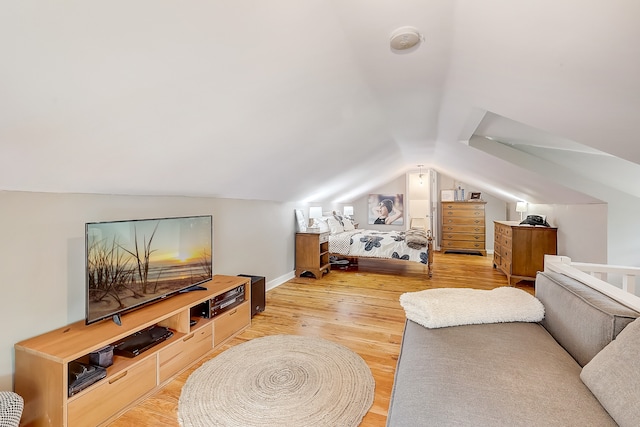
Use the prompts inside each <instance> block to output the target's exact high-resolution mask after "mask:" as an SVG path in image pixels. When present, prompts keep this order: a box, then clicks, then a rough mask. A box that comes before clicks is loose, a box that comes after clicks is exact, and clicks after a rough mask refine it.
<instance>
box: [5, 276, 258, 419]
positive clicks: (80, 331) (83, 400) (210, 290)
mask: <svg viewBox="0 0 640 427" xmlns="http://www.w3.org/2000/svg"><path fill="white" fill-rule="evenodd" d="M242 284H244V285H245V287H244V291H245V300H244V302H243V303H242V304H240V305H238V306H237V307H234V308H233V309H230V310H229V311H226V312H224V313H222V314H219V315H217V316H215V317H214V318H205V317H202V318H200V319H198V321H197V322H196V323H195V325H193V326H191V318H192V316H191V308H193V307H196V306H199V305H200V304H202V303H203V302H205V301H208V300H211V299H212V298H214V297H215V296H216V295H220V294H222V293H224V292H227V291H229V290H231V289H234V288H236V287H238V286H241V285H242ZM204 286H205V287H206V288H207V290H200V291H194V292H187V293H183V294H179V295H175V296H172V297H169V298H167V299H165V300H163V301H159V302H156V303H154V304H151V305H148V306H146V307H143V308H141V309H138V310H135V311H132V312H130V313H126V314H124V315H123V316H122V326H118V325H116V324H115V323H114V322H112V321H111V320H105V321H102V322H99V323H94V324H91V325H85V322H84V321H79V322H76V323H72V324H70V325H67V326H65V327H63V328H59V329H56V330H54V331H51V332H47V333H45V334H42V335H39V336H37V337H33V338H30V339H27V340H25V341H22V342H19V343H17V344H16V345H15V365H16V368H15V369H16V372H15V390H16V392H17V393H18V394H20V395H21V396H22V397H23V398H24V401H25V406H24V412H23V416H22V425H28V426H69V427H76V426H97V425H102V424H105V423H106V422H108V421H111V420H113V418H114V417H116V416H117V415H119V414H121V413H122V412H123V411H124V410H125V409H127V408H129V407H130V406H132V405H134V404H135V403H137V402H138V401H140V400H141V399H142V398H144V397H146V396H148V395H149V394H151V393H152V392H154V391H157V390H158V389H159V388H160V387H162V386H163V385H165V384H166V383H167V382H168V381H170V380H171V379H172V378H174V377H175V376H176V375H177V374H179V373H180V372H182V371H184V370H185V369H186V368H188V367H189V366H191V365H192V364H194V363H195V362H196V361H198V360H200V359H201V358H202V357H204V356H205V355H206V354H207V353H209V352H210V351H211V350H212V349H213V348H215V347H217V346H219V345H220V344H222V343H223V342H224V341H226V340H227V339H229V338H231V337H232V336H234V335H236V334H237V333H238V332H240V331H241V330H243V329H244V328H246V327H248V326H249V325H250V324H251V294H250V292H251V282H250V278H248V277H241V276H221V275H216V276H214V278H213V280H212V281H209V282H207V283H206V284H204ZM156 324H157V325H161V326H166V327H168V328H170V329H171V330H172V331H173V333H174V334H173V336H172V337H171V338H169V339H168V340H166V341H163V342H162V343H160V344H158V345H157V346H155V347H152V348H151V349H149V350H147V351H145V352H143V353H141V354H140V355H138V356H136V357H134V358H128V357H122V356H117V355H114V356H113V365H111V366H110V367H108V368H107V376H106V378H104V379H102V380H100V381H98V382H96V383H95V384H92V385H91V386H89V387H88V388H86V389H85V390H82V391H81V392H79V393H77V394H75V395H73V396H71V397H68V384H67V376H68V365H69V362H73V361H82V362H88V358H89V353H91V352H93V351H96V350H98V349H100V348H102V347H104V346H106V345H108V344H111V343H113V342H116V341H118V340H120V339H122V338H124V337H127V336H129V335H131V334H133V333H135V332H137V331H140V330H142V329H144V328H147V327H149V326H152V325H156Z"/></svg>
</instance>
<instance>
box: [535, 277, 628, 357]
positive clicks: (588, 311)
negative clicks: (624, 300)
mask: <svg viewBox="0 0 640 427" xmlns="http://www.w3.org/2000/svg"><path fill="white" fill-rule="evenodd" d="M536 297H537V298H538V299H539V300H540V301H541V302H542V304H543V305H544V309H545V316H544V319H543V320H542V322H541V324H542V325H543V326H544V327H545V328H546V329H547V331H549V333H550V334H551V335H552V336H553V337H554V338H555V339H556V341H558V343H559V344H560V345H561V346H562V347H564V348H565V349H566V350H567V351H568V352H569V354H571V356H573V358H574V359H575V360H576V361H577V362H578V363H579V364H580V366H584V365H586V364H587V363H589V361H590V360H591V359H592V358H593V356H595V355H596V354H598V353H599V352H600V350H602V349H603V348H604V347H605V346H606V345H607V344H609V343H610V342H611V341H613V339H614V338H615V337H616V336H617V335H618V334H619V333H620V331H622V329H624V327H625V326H627V325H628V324H629V323H631V322H632V321H633V320H634V319H636V318H637V317H640V313H637V312H636V311H634V310H631V309H629V308H627V307H625V306H624V305H622V304H620V303H619V302H617V301H615V300H613V299H612V298H610V297H608V296H606V295H604V294H602V293H600V292H598V291H597V290H595V289H593V288H590V287H588V286H586V285H585V284H583V283H582V282H580V281H577V280H575V279H572V278H570V277H568V276H565V275H563V274H559V273H552V272H539V273H538V275H537V277H536Z"/></svg>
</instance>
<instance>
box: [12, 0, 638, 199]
mask: <svg viewBox="0 0 640 427" xmlns="http://www.w3.org/2000/svg"><path fill="white" fill-rule="evenodd" d="M0 8H1V13H0V48H1V49H0V51H1V52H2V57H1V59H0V61H1V64H2V66H1V67H0V190H17V191H42V192H83V193H109V194H148V195H204V196H215V197H228V198H242V199H261V200H275V201H298V200H309V201H313V200H349V199H353V198H356V197H358V196H360V195H362V194H366V193H367V192H368V191H369V190H370V189H372V188H375V186H377V185H379V184H382V183H385V182H388V181H389V180H391V179H394V178H396V177H398V176H399V175H401V174H403V173H405V172H406V171H408V170H411V169H415V168H416V165H417V164H423V165H425V167H430V168H433V169H435V170H437V171H439V172H442V173H445V174H447V175H449V176H452V177H455V178H456V179H459V180H461V181H463V182H467V183H473V185H474V186H475V187H477V188H480V189H483V190H484V191H487V192H489V193H491V194H494V195H496V196H498V197H501V198H503V199H504V200H506V201H513V200H516V199H525V200H528V201H530V202H534V203H593V202H597V201H599V200H601V199H602V194H603V193H606V188H616V189H617V190H619V191H623V192H626V193H629V194H631V195H634V196H635V197H637V196H638V195H639V194H638V192H639V191H640V190H638V189H637V185H635V184H636V183H637V182H638V178H639V177H640V173H639V172H638V164H640V144H638V142H637V128H638V124H639V123H640V78H639V77H638V76H640V47H639V45H638V40H640V25H638V17H639V16H640V2H637V1H636V0H609V1H606V2H605V1H599V0H598V1H596V0H563V1H557V0H518V1H513V0H457V1H456V0H381V1H375V2H372V1H366V0H314V1H312V0H273V1H258V0H234V1H227V0H224V1H223V0H209V1H204V0H199V1H185V2H173V1H158V0H153V1H152V0H128V1H113V0H110V1H103V0H99V1H90V2H87V1H80V0H76V1H64V2H62V1H54V0H45V1H43V0H21V1H19V2H18V1H16V2H3V4H2V5H1V6H0ZM402 26H412V27H415V28H417V29H418V30H419V31H420V33H421V34H422V36H423V41H422V43H421V44H420V45H419V46H418V47H417V48H413V49H410V50H408V51H402V52H397V51H393V50H392V49H391V48H390V46H389V37H390V34H391V33H392V32H393V31H394V30H395V29H396V28H398V27H402ZM593 183H595V184H596V185H595V188H597V189H598V191H593V192H592V191H590V188H594V185H592V184H593Z"/></svg>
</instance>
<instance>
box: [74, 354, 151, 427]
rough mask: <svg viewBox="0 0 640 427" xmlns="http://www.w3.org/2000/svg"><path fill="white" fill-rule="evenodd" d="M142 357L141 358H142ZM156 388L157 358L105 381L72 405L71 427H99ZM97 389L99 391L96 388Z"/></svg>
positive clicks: (143, 362)
mask: <svg viewBox="0 0 640 427" xmlns="http://www.w3.org/2000/svg"><path fill="white" fill-rule="evenodd" d="M139 357H141V356H139ZM155 386H156V356H155V355H154V356H151V357H148V358H147V359H145V360H143V361H142V362H141V363H139V364H137V365H135V366H133V367H131V368H129V369H127V370H126V371H122V372H119V373H116V374H115V375H113V376H109V377H107V378H105V379H104V380H102V381H101V382H100V383H98V384H97V385H95V386H92V387H91V390H90V391H89V392H88V393H87V394H83V395H80V396H78V398H77V399H75V400H72V401H70V402H69V405H68V415H67V425H69V426H73V427H77V426H88V427H93V426H96V425H98V424H100V423H102V422H104V421H105V420H107V419H108V418H109V417H110V416H112V415H113V414H115V413H117V412H119V411H120V410H122V409H123V408H125V407H126V406H128V405H129V404H131V402H133V401H135V400H136V399H138V398H140V397H141V396H144V395H145V394H146V393H147V392H150V391H151V390H152V389H153V388H154V387H155ZM94 387H95V388H94Z"/></svg>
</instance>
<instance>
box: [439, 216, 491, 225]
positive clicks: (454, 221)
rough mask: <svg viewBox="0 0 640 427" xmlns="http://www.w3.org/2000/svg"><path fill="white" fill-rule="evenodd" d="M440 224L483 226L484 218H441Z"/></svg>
mask: <svg viewBox="0 0 640 427" xmlns="http://www.w3.org/2000/svg"><path fill="white" fill-rule="evenodd" d="M442 224H443V226H444V225H475V226H484V217H483V218H473V217H466V218H465V217H449V218H443V219H442Z"/></svg>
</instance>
